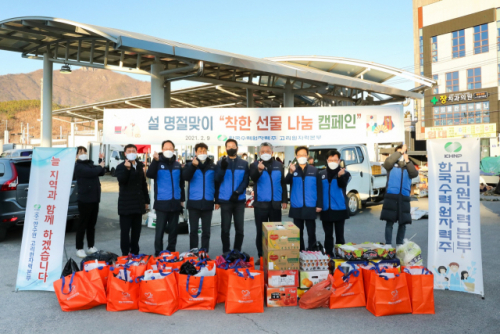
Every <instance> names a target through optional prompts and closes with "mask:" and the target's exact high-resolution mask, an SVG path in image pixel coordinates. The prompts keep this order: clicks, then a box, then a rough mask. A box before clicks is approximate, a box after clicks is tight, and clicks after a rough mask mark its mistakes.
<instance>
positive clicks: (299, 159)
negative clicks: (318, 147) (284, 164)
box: [297, 157, 307, 165]
mask: <svg viewBox="0 0 500 334" xmlns="http://www.w3.org/2000/svg"><path fill="white" fill-rule="evenodd" d="M297 162H298V163H299V165H305V164H306V163H307V158H306V157H300V158H297Z"/></svg>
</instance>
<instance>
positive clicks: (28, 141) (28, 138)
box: [26, 123, 30, 145]
mask: <svg viewBox="0 0 500 334" xmlns="http://www.w3.org/2000/svg"><path fill="white" fill-rule="evenodd" d="M26 129H27V135H26V144H28V145H29V144H30V123H26Z"/></svg>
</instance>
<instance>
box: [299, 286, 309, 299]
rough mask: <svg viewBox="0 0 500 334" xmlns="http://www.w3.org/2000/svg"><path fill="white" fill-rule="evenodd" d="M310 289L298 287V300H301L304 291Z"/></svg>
mask: <svg viewBox="0 0 500 334" xmlns="http://www.w3.org/2000/svg"><path fill="white" fill-rule="evenodd" d="M308 290H309V289H301V288H298V289H297V300H300V298H301V297H302V295H303V294H304V293H306V292H307V291H308Z"/></svg>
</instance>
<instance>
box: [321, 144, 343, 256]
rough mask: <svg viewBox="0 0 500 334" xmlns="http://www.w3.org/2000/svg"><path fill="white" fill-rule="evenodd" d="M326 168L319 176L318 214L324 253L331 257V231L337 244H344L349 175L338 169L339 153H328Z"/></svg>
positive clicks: (334, 151) (332, 241) (333, 151)
mask: <svg viewBox="0 0 500 334" xmlns="http://www.w3.org/2000/svg"><path fill="white" fill-rule="evenodd" d="M326 163H327V167H326V168H325V169H323V170H322V171H321V172H320V173H319V175H320V177H321V183H322V184H323V210H322V211H321V213H320V216H321V221H322V222H323V230H324V231H325V244H324V245H325V251H326V253H327V254H328V255H330V256H331V257H333V245H334V244H335V243H334V239H333V230H334V228H335V238H336V239H337V243H338V244H345V239H344V224H345V220H346V219H349V216H350V215H349V211H348V210H347V204H346V203H347V196H346V188H347V183H349V179H350V177H351V174H349V172H347V171H346V170H345V168H340V165H339V163H340V152H339V151H337V150H331V151H328V152H327V154H326Z"/></svg>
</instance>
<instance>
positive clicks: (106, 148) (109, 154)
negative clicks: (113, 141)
mask: <svg viewBox="0 0 500 334" xmlns="http://www.w3.org/2000/svg"><path fill="white" fill-rule="evenodd" d="M123 147H124V146H123V145H110V144H103V143H100V142H90V143H89V148H88V149H89V159H90V160H92V161H94V163H95V164H97V163H98V162H99V153H104V169H105V170H106V172H109V173H110V174H111V176H115V171H116V166H118V165H119V164H121V163H122V162H123V161H125V153H124V152H123Z"/></svg>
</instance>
